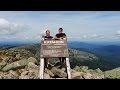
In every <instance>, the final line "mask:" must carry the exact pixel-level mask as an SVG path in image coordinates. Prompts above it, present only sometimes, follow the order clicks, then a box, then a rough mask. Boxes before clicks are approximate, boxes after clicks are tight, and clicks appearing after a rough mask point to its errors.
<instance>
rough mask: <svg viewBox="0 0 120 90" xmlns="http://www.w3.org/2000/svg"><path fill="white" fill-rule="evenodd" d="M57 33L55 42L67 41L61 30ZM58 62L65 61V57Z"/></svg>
mask: <svg viewBox="0 0 120 90" xmlns="http://www.w3.org/2000/svg"><path fill="white" fill-rule="evenodd" d="M58 31H59V33H58V34H56V35H55V40H67V36H66V34H65V33H63V28H59V30H58ZM59 60H60V62H63V63H64V61H65V57H59Z"/></svg>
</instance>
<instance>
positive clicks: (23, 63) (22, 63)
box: [2, 57, 37, 71]
mask: <svg viewBox="0 0 120 90" xmlns="http://www.w3.org/2000/svg"><path fill="white" fill-rule="evenodd" d="M29 62H33V63H37V60H36V59H35V58H33V57H30V58H28V59H27V60H26V59H23V60H19V61H15V62H13V63H11V64H8V65H6V66H5V67H4V68H3V69H2V70H3V71H8V70H11V69H18V68H21V67H24V66H26V65H28V63H29Z"/></svg>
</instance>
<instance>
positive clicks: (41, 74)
mask: <svg viewBox="0 0 120 90" xmlns="http://www.w3.org/2000/svg"><path fill="white" fill-rule="evenodd" d="M66 68H67V75H68V77H67V79H71V69H70V62H69V58H66ZM39 73H40V79H44V58H40V72H39Z"/></svg>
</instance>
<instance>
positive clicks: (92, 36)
mask: <svg viewBox="0 0 120 90" xmlns="http://www.w3.org/2000/svg"><path fill="white" fill-rule="evenodd" d="M89 38H104V36H102V35H97V34H93V35H91V36H90V37H89Z"/></svg>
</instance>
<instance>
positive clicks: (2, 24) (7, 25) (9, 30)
mask: <svg viewBox="0 0 120 90" xmlns="http://www.w3.org/2000/svg"><path fill="white" fill-rule="evenodd" d="M28 29H29V26H28V25H26V24H19V23H13V22H10V21H8V20H6V19H4V18H0V35H15V34H17V33H19V32H23V31H24V30H28Z"/></svg>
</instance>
